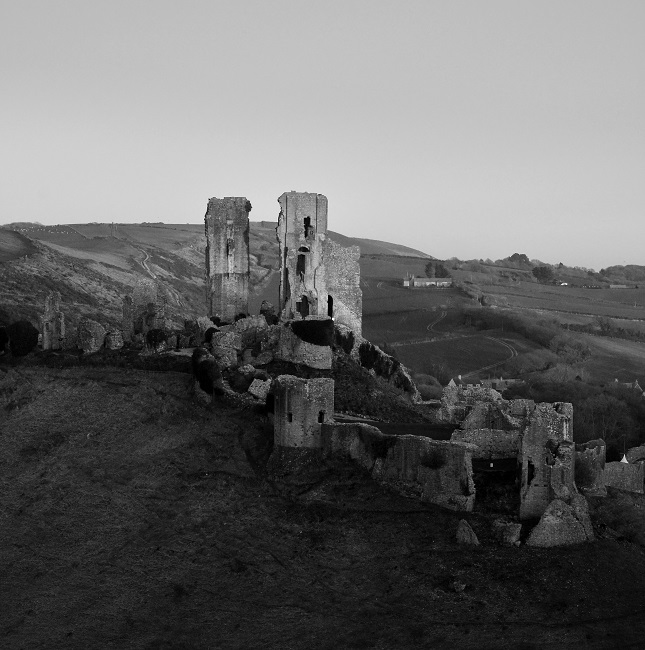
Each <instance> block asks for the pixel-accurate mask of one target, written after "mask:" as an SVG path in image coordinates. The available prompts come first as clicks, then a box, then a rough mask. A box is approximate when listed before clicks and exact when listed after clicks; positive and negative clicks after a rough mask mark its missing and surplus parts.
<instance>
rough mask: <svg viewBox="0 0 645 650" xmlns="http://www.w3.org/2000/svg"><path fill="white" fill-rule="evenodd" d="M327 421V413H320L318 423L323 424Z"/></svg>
mask: <svg viewBox="0 0 645 650" xmlns="http://www.w3.org/2000/svg"><path fill="white" fill-rule="evenodd" d="M324 421H325V411H319V412H318V422H320V423H323V422H324Z"/></svg>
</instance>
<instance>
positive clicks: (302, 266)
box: [276, 192, 363, 334]
mask: <svg viewBox="0 0 645 650" xmlns="http://www.w3.org/2000/svg"><path fill="white" fill-rule="evenodd" d="M278 203H279V204H280V214H279V215H278V227H277V229H276V236H277V238H278V243H279V247H280V311H281V315H282V318H283V319H286V320H290V319H293V318H306V317H308V316H318V317H331V318H333V319H334V321H335V322H336V323H339V324H342V325H346V326H347V327H349V328H351V329H352V330H353V331H354V332H356V333H357V334H360V333H361V330H362V313H363V304H362V292H361V289H360V267H359V263H358V260H359V258H360V249H359V248H358V246H350V247H349V248H345V247H343V246H340V245H339V244H337V243H336V242H333V241H331V240H330V239H329V238H328V237H327V197H326V196H323V195H322V194H314V193H311V192H285V193H284V194H282V196H280V198H279V199H278Z"/></svg>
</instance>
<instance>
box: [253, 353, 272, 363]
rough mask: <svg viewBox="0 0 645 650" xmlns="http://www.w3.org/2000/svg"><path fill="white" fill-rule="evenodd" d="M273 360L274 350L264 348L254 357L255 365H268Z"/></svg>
mask: <svg viewBox="0 0 645 650" xmlns="http://www.w3.org/2000/svg"><path fill="white" fill-rule="evenodd" d="M272 361H273V352H270V351H269V350H264V351H262V352H260V354H258V356H257V357H256V358H255V359H253V365H254V366H266V365H267V364H269V363H271V362H272Z"/></svg>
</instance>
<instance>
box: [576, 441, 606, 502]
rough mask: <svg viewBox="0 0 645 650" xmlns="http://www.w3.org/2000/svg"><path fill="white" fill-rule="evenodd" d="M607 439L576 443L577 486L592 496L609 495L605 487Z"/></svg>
mask: <svg viewBox="0 0 645 650" xmlns="http://www.w3.org/2000/svg"><path fill="white" fill-rule="evenodd" d="M605 450H606V447H605V441H604V440H590V441H589V442H586V443H584V444H580V445H576V464H575V480H576V486H577V487H578V489H579V490H582V492H584V493H585V494H588V495H590V496H603V497H604V496H607V489H606V487H605Z"/></svg>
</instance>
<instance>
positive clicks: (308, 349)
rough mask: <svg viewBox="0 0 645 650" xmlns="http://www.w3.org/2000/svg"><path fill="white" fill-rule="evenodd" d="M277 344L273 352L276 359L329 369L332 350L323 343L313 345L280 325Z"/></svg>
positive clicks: (288, 328)
mask: <svg viewBox="0 0 645 650" xmlns="http://www.w3.org/2000/svg"><path fill="white" fill-rule="evenodd" d="M279 332H280V334H279V340H278V345H277V347H276V349H275V352H274V357H275V358H276V359H282V360H283V361H290V362H291V363H296V364H300V365H303V366H308V367H309V368H317V369H319V370H329V369H331V363H332V351H331V348H330V347H328V346H324V345H314V344H312V343H307V342H306V341H303V340H302V339H301V338H300V337H298V336H296V335H295V334H294V333H293V331H292V330H291V328H290V327H286V326H283V327H280V330H279Z"/></svg>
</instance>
